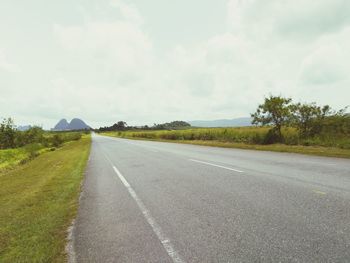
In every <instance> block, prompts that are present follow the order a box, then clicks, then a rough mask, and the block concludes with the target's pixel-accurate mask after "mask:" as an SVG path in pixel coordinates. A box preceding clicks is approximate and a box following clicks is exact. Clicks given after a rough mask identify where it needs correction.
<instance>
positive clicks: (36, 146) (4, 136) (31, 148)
mask: <svg viewBox="0 0 350 263" xmlns="http://www.w3.org/2000/svg"><path fill="white" fill-rule="evenodd" d="M82 134H84V133H83V132H49V131H44V130H43V129H42V128H41V127H39V126H34V127H31V128H29V129H28V130H26V131H19V130H17V129H16V126H15V125H14V122H13V120H12V119H11V118H7V119H4V120H2V122H1V123H0V171H1V170H4V169H9V168H12V167H15V166H16V165H18V164H23V163H26V162H28V161H30V160H32V159H34V158H35V157H37V156H38V155H40V154H41V153H44V152H48V151H54V150H56V149H57V148H59V147H61V146H62V145H63V144H64V143H66V142H69V141H77V140H80V138H81V137H82Z"/></svg>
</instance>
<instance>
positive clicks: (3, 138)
mask: <svg viewBox="0 0 350 263" xmlns="http://www.w3.org/2000/svg"><path fill="white" fill-rule="evenodd" d="M15 137H16V128H15V125H14V123H13V120H12V119H11V118H7V119H3V121H2V123H1V124H0V149H6V148H13V147H15Z"/></svg>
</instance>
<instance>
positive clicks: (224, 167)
mask: <svg viewBox="0 0 350 263" xmlns="http://www.w3.org/2000/svg"><path fill="white" fill-rule="evenodd" d="M189 160H190V161H192V162H197V163H202V164H206V165H211V166H215V167H219V168H222V169H226V170H230V171H234V172H237V173H244V172H243V171H241V170H237V169H233V168H230V167H226V166H222V165H218V164H214V163H208V162H203V161H199V160H195V159H189Z"/></svg>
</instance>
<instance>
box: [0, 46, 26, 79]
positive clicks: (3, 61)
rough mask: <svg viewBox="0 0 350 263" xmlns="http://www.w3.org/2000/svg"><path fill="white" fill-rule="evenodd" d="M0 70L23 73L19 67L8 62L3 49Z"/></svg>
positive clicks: (0, 54)
mask: <svg viewBox="0 0 350 263" xmlns="http://www.w3.org/2000/svg"><path fill="white" fill-rule="evenodd" d="M0 70H4V71H6V72H10V73H18V72H20V71H21V70H20V68H19V66H18V65H16V64H13V63H11V62H9V61H8V58H7V56H6V54H5V50H4V49H1V48H0Z"/></svg>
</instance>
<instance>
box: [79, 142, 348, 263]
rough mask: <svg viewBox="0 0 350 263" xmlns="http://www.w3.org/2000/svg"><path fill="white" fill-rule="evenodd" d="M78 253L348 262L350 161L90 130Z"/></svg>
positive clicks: (99, 258) (84, 257)
mask: <svg viewBox="0 0 350 263" xmlns="http://www.w3.org/2000/svg"><path fill="white" fill-rule="evenodd" d="M73 247H74V252H75V256H74V257H73V259H75V260H76V261H77V262H350V161H349V160H346V159H337V158H325V157H314V156H305V155H298V154H288V153H273V152H262V151H252V150H239V149H224V148H216V147H205V146H195V145H185V144H175V143H163V142H150V141H136V140H126V139H117V138H111V137H104V136H98V135H93V142H92V149H91V155H90V159H89V163H88V167H87V171H86V177H85V181H84V185H83V192H82V195H81V200H80V207H79V211H78V217H77V219H76V223H75V227H74V230H73Z"/></svg>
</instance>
